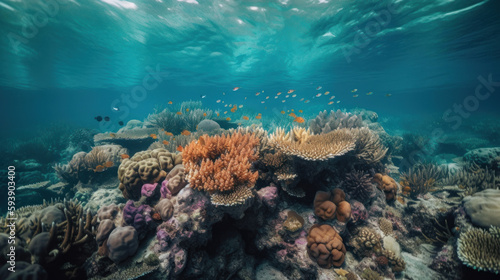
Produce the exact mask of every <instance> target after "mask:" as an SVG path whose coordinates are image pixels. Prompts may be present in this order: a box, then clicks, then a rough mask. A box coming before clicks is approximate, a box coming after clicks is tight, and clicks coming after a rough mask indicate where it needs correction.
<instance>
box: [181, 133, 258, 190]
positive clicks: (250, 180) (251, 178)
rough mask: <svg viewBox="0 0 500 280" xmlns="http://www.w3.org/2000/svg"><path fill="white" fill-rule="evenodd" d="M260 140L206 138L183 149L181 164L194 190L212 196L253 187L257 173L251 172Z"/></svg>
mask: <svg viewBox="0 0 500 280" xmlns="http://www.w3.org/2000/svg"><path fill="white" fill-rule="evenodd" d="M257 145H259V139H258V138H257V137H255V136H254V135H253V134H243V135H242V134H241V133H234V134H232V135H231V136H228V135H222V136H219V135H216V136H208V135H203V136H200V138H199V139H198V140H197V141H192V142H191V143H189V145H187V146H186V147H185V148H184V151H183V153H182V160H183V163H184V167H185V170H186V171H187V173H188V175H187V178H188V180H189V183H190V184H191V187H193V188H195V189H197V190H205V191H208V192H210V193H214V192H216V191H219V192H224V191H232V190H234V189H235V187H236V186H240V185H245V186H247V187H253V185H254V184H255V182H256V181H257V178H258V172H252V171H251V170H250V168H251V166H252V162H253V161H255V160H256V159H257V151H256V149H255V148H256V147H257Z"/></svg>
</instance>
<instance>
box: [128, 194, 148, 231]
mask: <svg viewBox="0 0 500 280" xmlns="http://www.w3.org/2000/svg"><path fill="white" fill-rule="evenodd" d="M123 220H124V221H125V223H126V224H127V225H129V226H133V227H134V228H135V229H136V230H137V231H138V232H142V231H144V230H146V228H147V226H148V225H149V223H150V222H151V221H152V218H151V207H150V206H149V205H140V206H139V207H136V206H135V205H134V201H133V200H129V201H128V202H127V204H125V207H124V208H123Z"/></svg>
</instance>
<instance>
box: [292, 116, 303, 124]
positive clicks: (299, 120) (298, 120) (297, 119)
mask: <svg viewBox="0 0 500 280" xmlns="http://www.w3.org/2000/svg"><path fill="white" fill-rule="evenodd" d="M293 121H294V122H298V123H304V122H305V121H306V120H304V118H303V117H296V118H295V119H294V120H293Z"/></svg>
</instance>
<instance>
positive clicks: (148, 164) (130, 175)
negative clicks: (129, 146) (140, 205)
mask: <svg viewBox="0 0 500 280" xmlns="http://www.w3.org/2000/svg"><path fill="white" fill-rule="evenodd" d="M181 160H182V155H181V154H179V153H177V154H176V153H170V152H169V151H167V150H165V149H154V150H151V151H143V152H138V153H136V154H135V155H134V156H133V157H131V158H130V159H124V160H123V161H122V163H121V164H120V167H119V168H118V179H119V180H120V186H119V188H120V190H121V191H122V193H123V196H124V197H125V198H128V199H139V198H140V197H141V187H142V185H144V184H146V183H149V184H153V183H158V182H159V181H161V180H162V179H164V178H165V177H166V176H167V171H169V170H171V169H172V168H174V166H175V165H177V164H180V163H181Z"/></svg>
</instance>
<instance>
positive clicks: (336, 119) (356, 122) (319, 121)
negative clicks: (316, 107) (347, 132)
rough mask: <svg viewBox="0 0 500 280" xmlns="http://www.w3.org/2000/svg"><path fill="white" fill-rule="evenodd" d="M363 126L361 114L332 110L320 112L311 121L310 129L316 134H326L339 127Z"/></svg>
mask: <svg viewBox="0 0 500 280" xmlns="http://www.w3.org/2000/svg"><path fill="white" fill-rule="evenodd" d="M362 126H363V120H362V118H361V116H360V115H356V114H351V113H347V112H345V113H344V112H342V111H341V110H340V109H339V110H337V111H333V110H331V111H330V112H327V111H326V110H324V111H323V112H319V114H318V116H316V118H315V119H313V120H311V121H310V122H309V129H310V130H311V131H312V132H313V133H314V134H326V133H329V132H331V131H333V130H335V129H337V128H358V127H362Z"/></svg>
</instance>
